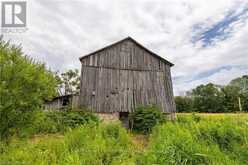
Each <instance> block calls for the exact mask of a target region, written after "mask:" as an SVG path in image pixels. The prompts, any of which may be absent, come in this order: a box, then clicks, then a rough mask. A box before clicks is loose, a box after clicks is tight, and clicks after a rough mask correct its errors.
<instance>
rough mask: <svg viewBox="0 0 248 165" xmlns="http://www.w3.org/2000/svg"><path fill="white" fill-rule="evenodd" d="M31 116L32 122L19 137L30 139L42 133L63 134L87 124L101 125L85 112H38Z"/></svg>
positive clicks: (21, 131)
mask: <svg viewBox="0 0 248 165" xmlns="http://www.w3.org/2000/svg"><path fill="white" fill-rule="evenodd" d="M30 116H32V119H30V120H31V122H30V123H29V124H27V125H26V127H25V128H23V129H22V130H20V133H19V134H18V135H17V136H20V137H28V136H32V135H34V134H40V133H43V134H44V133H63V132H66V131H68V130H69V129H72V128H75V127H78V126H81V125H84V124H87V123H96V124H97V123H99V119H98V117H96V116H95V115H94V114H92V113H90V112H83V111H71V112H56V111H54V112H53V111H49V112H44V111H36V112H33V113H32V114H31V115H30Z"/></svg>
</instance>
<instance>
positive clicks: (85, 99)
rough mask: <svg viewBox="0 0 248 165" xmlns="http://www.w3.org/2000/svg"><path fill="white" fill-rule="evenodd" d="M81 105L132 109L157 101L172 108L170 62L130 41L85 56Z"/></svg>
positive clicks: (97, 109)
mask: <svg viewBox="0 0 248 165" xmlns="http://www.w3.org/2000/svg"><path fill="white" fill-rule="evenodd" d="M81 62H82V70H81V88H80V90H81V91H80V105H81V106H84V107H88V108H89V109H91V110H92V111H95V112H132V111H133V110H134V108H135V107H136V106H138V105H146V104H156V105H158V106H159V107H160V108H161V109H162V111H163V112H172V111H174V110H175V105H174V104H175V103H174V100H173V90H172V82H171V75H170V66H169V65H168V64H166V63H164V62H163V61H161V60H160V59H159V58H156V57H154V56H153V55H151V54H149V53H148V52H147V51H145V50H144V49H141V48H140V47H138V46H137V45H136V44H135V43H133V42H131V41H125V42H123V43H120V44H118V45H115V46H113V47H111V48H108V49H106V50H104V51H101V52H98V53H96V54H94V55H91V56H88V57H86V58H84V59H83V60H82V61H81Z"/></svg>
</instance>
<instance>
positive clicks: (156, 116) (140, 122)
mask: <svg viewBox="0 0 248 165" xmlns="http://www.w3.org/2000/svg"><path fill="white" fill-rule="evenodd" d="M130 120H131V128H132V129H133V130H134V131H137V132H142V133H149V132H150V131H151V129H152V128H153V127H154V126H155V125H156V124H158V123H162V122H164V121H165V117H164V115H163V113H162V112H161V111H160V109H159V108H158V107H156V106H154V105H148V106H140V107H137V108H136V109H135V111H134V112H133V113H131V114H130Z"/></svg>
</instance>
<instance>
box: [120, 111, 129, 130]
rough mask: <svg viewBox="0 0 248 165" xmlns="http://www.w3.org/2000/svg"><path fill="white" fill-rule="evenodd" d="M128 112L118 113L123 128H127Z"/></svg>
mask: <svg viewBox="0 0 248 165" xmlns="http://www.w3.org/2000/svg"><path fill="white" fill-rule="evenodd" d="M128 115H129V112H120V113H119V119H120V121H121V123H122V125H123V127H125V128H129V119H128Z"/></svg>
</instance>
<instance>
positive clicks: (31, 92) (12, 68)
mask: <svg viewBox="0 0 248 165" xmlns="http://www.w3.org/2000/svg"><path fill="white" fill-rule="evenodd" d="M0 75H1V76H0V99H1V100H0V135H1V136H0V138H1V139H4V138H7V137H8V136H9V135H11V134H12V133H14V132H18V129H19V128H21V127H25V124H26V123H27V122H29V120H28V119H29V118H30V115H29V114H27V113H29V112H32V111H34V110H37V109H39V108H40V107H41V105H42V104H43V100H44V99H49V98H51V97H53V96H54V95H56V90H55V89H56V85H57V81H56V79H55V78H54V75H53V73H52V72H50V71H48V70H47V69H46V68H45V65H44V64H41V63H37V62H35V61H34V60H33V59H31V58H29V57H28V56H25V55H24V54H23V52H22V51H21V48H20V47H16V46H14V45H10V43H9V42H4V41H3V40H2V37H1V38H0Z"/></svg>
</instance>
